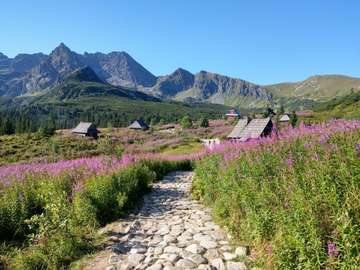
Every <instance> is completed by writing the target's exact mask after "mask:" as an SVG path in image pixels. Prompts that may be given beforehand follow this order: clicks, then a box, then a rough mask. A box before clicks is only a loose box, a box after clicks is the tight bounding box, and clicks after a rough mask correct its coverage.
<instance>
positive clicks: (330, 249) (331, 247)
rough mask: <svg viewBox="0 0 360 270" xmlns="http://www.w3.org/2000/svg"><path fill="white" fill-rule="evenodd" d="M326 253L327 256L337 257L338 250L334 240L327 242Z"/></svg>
mask: <svg viewBox="0 0 360 270" xmlns="http://www.w3.org/2000/svg"><path fill="white" fill-rule="evenodd" d="M327 253H328V256H329V257H339V255H340V252H339V249H338V248H337V246H336V244H335V243H334V242H331V241H328V242H327Z"/></svg>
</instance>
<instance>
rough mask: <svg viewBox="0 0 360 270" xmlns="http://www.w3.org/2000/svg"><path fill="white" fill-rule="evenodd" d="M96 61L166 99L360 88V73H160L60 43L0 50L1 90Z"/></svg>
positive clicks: (237, 101)
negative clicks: (268, 79) (274, 78)
mask: <svg viewBox="0 0 360 270" xmlns="http://www.w3.org/2000/svg"><path fill="white" fill-rule="evenodd" d="M86 66H88V67H90V68H91V69H92V70H93V71H94V72H95V74H96V75H97V76H98V77H99V79H101V80H102V81H103V82H105V83H108V84H110V85H113V86H115V87H125V88H126V89H132V90H134V91H142V92H144V93H145V94H148V95H153V96H155V97H157V98H160V99H163V100H175V101H185V102H188V103H193V102H196V103H199V102H200V103H201V102H202V103H217V104H225V105H230V106H235V107H241V108H243V107H244V108H254V109H256V108H263V107H266V106H274V105H276V106H280V105H285V106H286V107H289V108H307V107H311V106H313V104H316V103H317V102H324V101H328V100H330V99H332V98H334V97H337V96H343V95H346V94H348V93H349V91H350V90H351V89H353V90H354V91H360V78H355V77H350V76H346V75H316V76H311V77H309V78H307V79H305V80H303V81H299V82H287V83H278V84H272V85H260V84H256V83H251V82H249V81H246V80H243V79H239V78H232V77H229V76H225V75H221V74H218V73H215V72H208V71H204V70H202V71H200V72H197V73H194V74H193V73H191V72H189V71H187V70H186V69H184V68H181V67H180V68H177V69H176V70H175V71H173V72H172V73H170V74H167V75H162V76H155V75H154V74H152V73H151V72H150V71H148V70H147V69H146V68H144V67H143V66H142V65H141V64H140V63H138V62H136V60H135V59H134V58H132V57H131V56H130V55H129V54H128V53H126V52H124V51H113V52H109V53H101V52H95V53H88V52H84V53H83V54H78V53H76V52H74V51H72V50H71V49H70V48H68V47H67V46H66V45H65V44H64V43H60V44H59V45H58V46H57V47H56V48H55V49H54V50H52V51H51V52H50V54H49V55H46V54H43V53H35V54H18V55H17V56H15V57H14V58H9V57H7V56H6V55H4V54H2V53H0V96H8V97H16V96H22V95H25V96H26V95H32V94H33V93H44V92H47V91H49V90H50V89H52V88H54V87H55V86H57V85H59V84H61V82H62V81H63V80H64V79H65V78H66V77H67V76H69V75H70V74H71V73H72V72H74V71H75V70H77V69H79V68H83V67H86Z"/></svg>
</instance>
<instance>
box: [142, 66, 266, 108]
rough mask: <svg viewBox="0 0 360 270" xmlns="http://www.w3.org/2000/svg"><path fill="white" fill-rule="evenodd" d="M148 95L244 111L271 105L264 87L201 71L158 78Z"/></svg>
mask: <svg viewBox="0 0 360 270" xmlns="http://www.w3.org/2000/svg"><path fill="white" fill-rule="evenodd" d="M148 91H149V93H151V94H153V95H156V96H158V97H161V98H167V99H174V100H178V101H192V102H208V103H216V104H226V105H232V106H239V105H240V106H245V107H247V108H257V107H263V106H265V105H266V104H268V103H271V102H272V94H271V93H269V92H268V91H267V89H266V88H264V87H261V86H259V85H256V84H253V83H250V82H247V81H245V80H241V79H235V78H231V77H227V76H224V75H220V74H216V73H210V72H206V71H200V72H199V73H197V74H195V75H193V74H191V73H190V72H188V71H186V70H184V69H181V68H179V69H177V70H176V71H175V72H173V73H171V74H170V75H167V76H162V77H159V78H158V80H157V82H156V84H155V86H153V87H152V88H150V89H148Z"/></svg>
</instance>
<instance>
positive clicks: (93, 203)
mask: <svg viewBox="0 0 360 270" xmlns="http://www.w3.org/2000/svg"><path fill="white" fill-rule="evenodd" d="M194 167H195V171H196V178H195V180H194V182H193V186H192V193H193V195H194V197H195V198H197V199H199V200H202V201H203V202H204V203H206V204H207V205H209V206H210V207H212V208H213V210H214V214H215V216H216V217H217V218H218V220H219V222H222V223H223V225H225V226H226V227H228V228H229V230H230V231H231V232H232V233H233V235H234V238H235V239H236V241H240V242H243V243H245V244H248V245H250V246H251V250H252V253H251V256H252V258H253V261H254V264H258V265H259V266H261V267H263V268H264V269H358V265H359V264H360V256H359V249H360V244H359V243H360V225H359V224H360V121H344V120H336V121H331V122H328V123H323V124H318V125H313V126H305V125H303V124H300V126H299V127H298V128H295V129H293V128H291V127H289V128H286V129H283V130H279V131H277V130H274V132H273V134H272V136H271V137H267V138H262V139H259V140H251V141H247V142H242V143H240V142H230V141H228V142H224V143H222V144H220V145H217V146H215V147H213V148H212V149H200V151H199V152H197V153H193V154H184V155H170V154H164V153H142V154H136V155H135V154H133V155H130V154H122V155H121V156H107V155H103V156H96V157H88V158H78V159H72V160H60V161H57V162H40V163H28V164H8V165H4V166H1V167H0V268H1V265H2V266H5V268H9V269H66V268H68V267H69V265H71V263H72V262H73V261H74V260H76V259H78V258H80V257H81V256H83V255H84V254H88V253H91V252H92V251H93V250H94V248H95V246H96V244H95V242H96V233H95V232H96V230H97V229H98V228H99V227H101V226H103V225H105V224H106V223H108V222H110V221H112V220H114V219H116V218H119V217H121V216H122V215H124V214H126V213H128V212H129V211H131V210H132V209H134V207H136V206H137V204H138V202H139V199H141V197H142V195H143V194H144V193H145V192H147V191H148V189H149V187H150V185H151V183H152V182H154V181H156V180H159V179H161V177H162V176H163V175H164V174H166V173H168V172H170V171H173V170H189V169H192V168H194Z"/></svg>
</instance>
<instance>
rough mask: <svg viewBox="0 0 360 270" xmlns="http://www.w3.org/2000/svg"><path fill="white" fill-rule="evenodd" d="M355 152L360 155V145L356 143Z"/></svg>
mask: <svg viewBox="0 0 360 270" xmlns="http://www.w3.org/2000/svg"><path fill="white" fill-rule="evenodd" d="M355 150H356V153H358V154H359V155H360V143H357V144H356V145H355Z"/></svg>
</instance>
